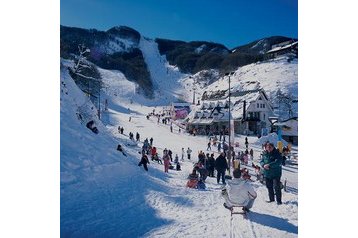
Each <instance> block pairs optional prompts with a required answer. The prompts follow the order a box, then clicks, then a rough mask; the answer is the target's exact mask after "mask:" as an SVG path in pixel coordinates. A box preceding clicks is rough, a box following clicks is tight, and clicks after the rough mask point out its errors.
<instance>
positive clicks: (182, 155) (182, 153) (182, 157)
mask: <svg viewBox="0 0 358 238" xmlns="http://www.w3.org/2000/svg"><path fill="white" fill-rule="evenodd" d="M184 154H185V150H184V148H181V160H182V161H184Z"/></svg>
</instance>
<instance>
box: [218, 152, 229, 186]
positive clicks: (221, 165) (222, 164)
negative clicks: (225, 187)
mask: <svg viewBox="0 0 358 238" xmlns="http://www.w3.org/2000/svg"><path fill="white" fill-rule="evenodd" d="M215 168H216V171H217V177H216V180H217V182H218V183H219V182H220V177H221V180H222V183H223V184H226V183H225V171H226V169H228V165H227V161H226V158H225V153H224V152H221V154H220V155H219V156H218V157H217V158H216V160H215Z"/></svg>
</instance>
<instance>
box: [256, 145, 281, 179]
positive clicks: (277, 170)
mask: <svg viewBox="0 0 358 238" xmlns="http://www.w3.org/2000/svg"><path fill="white" fill-rule="evenodd" d="M260 164H261V166H262V168H263V167H264V165H265V164H269V165H270V168H269V169H268V170H267V169H264V170H263V171H264V176H265V177H266V178H269V179H273V178H278V177H281V175H282V156H281V154H280V152H279V151H278V150H277V149H276V148H275V149H274V150H273V151H272V152H271V153H268V152H265V153H264V154H263V155H262V159H261V161H260Z"/></svg>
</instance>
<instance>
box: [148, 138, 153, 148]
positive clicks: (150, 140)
mask: <svg viewBox="0 0 358 238" xmlns="http://www.w3.org/2000/svg"><path fill="white" fill-rule="evenodd" d="M149 142H150V145H151V146H153V137H150V139H149Z"/></svg>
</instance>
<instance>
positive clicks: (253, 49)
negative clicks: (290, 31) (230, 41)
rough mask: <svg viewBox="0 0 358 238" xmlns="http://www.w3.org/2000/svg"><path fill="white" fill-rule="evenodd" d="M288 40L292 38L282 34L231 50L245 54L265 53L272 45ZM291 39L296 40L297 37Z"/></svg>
mask: <svg viewBox="0 0 358 238" xmlns="http://www.w3.org/2000/svg"><path fill="white" fill-rule="evenodd" d="M289 40H292V38H288V37H284V36H271V37H266V38H263V39H260V40H256V41H253V42H250V43H248V44H246V45H242V46H238V47H235V48H234V49H232V51H238V52H241V53H246V54H265V53H266V52H267V51H269V50H271V47H272V46H273V45H275V44H278V43H281V42H284V41H289ZM293 40H295V41H297V39H293Z"/></svg>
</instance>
